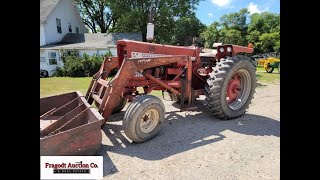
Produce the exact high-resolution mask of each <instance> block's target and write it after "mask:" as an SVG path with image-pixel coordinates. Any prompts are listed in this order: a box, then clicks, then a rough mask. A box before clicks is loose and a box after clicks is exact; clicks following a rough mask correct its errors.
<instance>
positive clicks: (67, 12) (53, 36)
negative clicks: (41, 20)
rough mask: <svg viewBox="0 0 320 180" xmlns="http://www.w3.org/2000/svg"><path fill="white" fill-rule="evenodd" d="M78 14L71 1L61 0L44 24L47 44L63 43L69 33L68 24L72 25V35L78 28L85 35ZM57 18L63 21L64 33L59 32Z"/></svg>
mask: <svg viewBox="0 0 320 180" xmlns="http://www.w3.org/2000/svg"><path fill="white" fill-rule="evenodd" d="M77 13H78V11H77V10H76V9H75V8H74V6H73V3H72V1H71V0H61V1H60V2H59V3H58V4H57V6H56V7H55V9H54V10H53V12H51V13H50V15H49V17H48V19H47V20H46V23H45V24H44V34H45V40H46V44H50V43H55V42H59V41H61V39H62V38H63V37H64V36H65V35H66V34H67V33H68V32H69V29H68V23H71V27H72V33H76V27H78V28H79V33H84V31H85V29H84V28H83V22H82V20H81V19H80V18H79V16H78V14H77ZM56 18H58V19H61V29H62V33H58V32H57V24H56Z"/></svg>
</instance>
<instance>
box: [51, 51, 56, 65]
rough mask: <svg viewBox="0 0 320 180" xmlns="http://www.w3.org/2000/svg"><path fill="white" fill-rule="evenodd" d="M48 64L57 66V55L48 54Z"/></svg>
mask: <svg viewBox="0 0 320 180" xmlns="http://www.w3.org/2000/svg"><path fill="white" fill-rule="evenodd" d="M49 64H50V65H56V64H57V53H56V52H49Z"/></svg>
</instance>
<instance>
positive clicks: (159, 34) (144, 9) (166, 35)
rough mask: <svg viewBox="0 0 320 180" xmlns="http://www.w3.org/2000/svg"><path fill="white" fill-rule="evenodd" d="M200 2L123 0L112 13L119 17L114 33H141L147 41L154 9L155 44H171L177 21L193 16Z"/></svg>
mask: <svg viewBox="0 0 320 180" xmlns="http://www.w3.org/2000/svg"><path fill="white" fill-rule="evenodd" d="M197 4H199V0H179V1H176V0H149V1H142V0H123V1H116V3H115V4H113V6H112V7H111V10H112V12H115V13H116V14H117V15H119V19H118V20H117V23H116V24H115V25H114V26H112V31H114V32H141V34H142V37H143V41H146V33H147V23H148V15H149V12H150V10H151V8H152V7H155V9H156V15H155V42H157V43H170V42H171V41H172V34H173V33H174V29H175V19H178V18H182V17H187V16H189V15H191V14H193V10H194V9H195V6H196V5H197Z"/></svg>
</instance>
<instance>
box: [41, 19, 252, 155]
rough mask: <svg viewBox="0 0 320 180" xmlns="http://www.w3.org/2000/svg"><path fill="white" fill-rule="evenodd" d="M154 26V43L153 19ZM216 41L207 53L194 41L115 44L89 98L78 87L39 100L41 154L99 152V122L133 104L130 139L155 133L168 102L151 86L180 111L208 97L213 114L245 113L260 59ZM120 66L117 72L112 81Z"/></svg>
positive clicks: (127, 123) (127, 124)
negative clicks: (185, 43)
mask: <svg viewBox="0 0 320 180" xmlns="http://www.w3.org/2000/svg"><path fill="white" fill-rule="evenodd" d="M150 19H152V18H150ZM151 21H152V20H151ZM148 28H151V31H150V30H149V29H148V32H147V39H148V40H149V41H150V40H152V39H153V24H152V23H149V24H148ZM194 44H196V43H194ZM215 45H216V46H215V49H209V50H208V49H207V50H206V52H202V50H201V48H199V47H198V46H196V45H193V46H190V47H182V46H171V45H162V44H154V43H150V42H149V43H146V42H139V41H130V40H119V41H117V57H111V58H106V59H104V62H103V64H102V66H101V68H100V70H99V72H97V73H96V74H95V75H94V76H93V78H92V81H91V84H90V86H89V88H88V91H87V93H86V95H85V96H84V97H83V96H82V95H81V93H80V92H74V93H68V94H63V95H57V96H51V97H46V98H42V99H40V151H41V155H91V154H94V153H95V152H96V151H97V149H98V148H99V146H100V143H101V137H102V136H101V129H100V127H101V126H102V125H104V124H105V123H106V122H107V121H108V118H109V116H110V115H111V114H113V113H117V112H119V111H121V110H122V109H123V108H124V107H125V105H126V103H127V102H128V101H129V102H131V104H130V105H129V106H128V107H127V110H126V112H125V115H124V118H123V128H124V132H125V134H126V135H127V137H128V138H130V139H131V140H132V141H134V142H144V141H147V140H149V139H151V138H153V137H154V136H156V135H157V134H158V133H159V132H160V130H161V127H162V126H163V124H164V121H165V106H164V104H163V102H162V101H161V100H160V99H159V98H158V97H155V96H152V95H149V93H150V92H152V91H163V92H164V91H166V92H168V93H169V95H170V97H171V99H172V100H174V101H177V102H178V103H179V104H180V105H181V110H182V111H184V110H191V109H193V108H194V107H192V104H193V102H194V101H195V100H196V99H197V98H198V97H199V96H200V95H204V96H205V97H206V98H205V104H206V107H207V108H208V109H209V110H210V111H211V112H212V115H213V116H214V117H216V118H219V119H222V120H227V119H232V118H236V117H239V116H241V115H243V114H244V113H245V111H246V109H247V108H248V107H249V104H250V102H251V100H252V98H253V94H254V93H255V88H256V73H255V62H254V60H252V58H249V57H247V56H245V55H241V54H244V53H252V52H253V49H252V48H249V47H243V46H237V45H229V44H225V45H222V44H215ZM114 69H118V72H117V74H116V75H115V76H114V77H113V78H110V77H109V74H110V72H111V71H113V70H114ZM93 103H95V105H96V107H97V109H98V112H97V110H96V109H94V108H92V107H91V105H92V104H93Z"/></svg>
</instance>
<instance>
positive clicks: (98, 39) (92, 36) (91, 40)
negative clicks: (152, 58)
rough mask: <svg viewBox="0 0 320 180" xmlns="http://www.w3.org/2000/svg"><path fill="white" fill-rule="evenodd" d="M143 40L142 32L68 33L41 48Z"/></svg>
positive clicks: (89, 46)
mask: <svg viewBox="0 0 320 180" xmlns="http://www.w3.org/2000/svg"><path fill="white" fill-rule="evenodd" d="M121 39H129V40H135V41H142V35H141V33H79V34H76V33H68V34H66V35H65V36H64V37H63V39H62V40H61V42H59V43H55V44H50V45H44V46H40V49H102V48H107V47H115V45H116V43H117V41H118V40H121Z"/></svg>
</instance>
